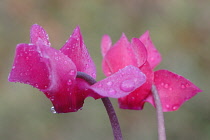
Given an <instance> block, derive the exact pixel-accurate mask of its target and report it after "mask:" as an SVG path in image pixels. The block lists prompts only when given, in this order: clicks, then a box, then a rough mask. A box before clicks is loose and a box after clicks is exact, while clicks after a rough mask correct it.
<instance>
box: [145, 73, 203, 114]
mask: <svg viewBox="0 0 210 140" xmlns="http://www.w3.org/2000/svg"><path fill="white" fill-rule="evenodd" d="M154 84H155V85H156V87H157V90H158V93H159V96H160V99H161V103H162V108H163V111H164V112H167V111H175V110H177V109H179V107H180V106H181V105H182V104H183V103H184V102H185V101H187V100H189V99H191V98H192V97H193V96H195V95H196V94H197V93H198V92H201V91H202V90H201V89H199V88H198V87H197V86H196V85H194V84H193V83H192V82H190V81H189V80H187V79H185V78H184V77H182V76H180V75H177V74H175V73H172V72H170V71H168V70H159V71H156V72H155V74H154ZM149 102H150V103H152V104H153V106H154V102H153V100H150V101H149Z"/></svg>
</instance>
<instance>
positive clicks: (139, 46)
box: [131, 38, 147, 67]
mask: <svg viewBox="0 0 210 140" xmlns="http://www.w3.org/2000/svg"><path fill="white" fill-rule="evenodd" d="M131 45H132V49H133V54H134V56H133V57H134V58H135V60H136V63H137V66H138V67H140V66H142V65H143V64H144V63H145V62H146V61H147V49H146V48H145V46H144V44H143V43H142V42H141V41H139V39H138V38H132V40H131Z"/></svg>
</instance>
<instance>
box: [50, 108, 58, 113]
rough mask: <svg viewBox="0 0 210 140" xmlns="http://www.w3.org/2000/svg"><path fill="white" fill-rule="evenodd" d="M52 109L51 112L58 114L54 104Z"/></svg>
mask: <svg viewBox="0 0 210 140" xmlns="http://www.w3.org/2000/svg"><path fill="white" fill-rule="evenodd" d="M50 110H51V112H52V113H53V114H56V113H57V112H56V111H55V108H54V106H52V107H51V109H50Z"/></svg>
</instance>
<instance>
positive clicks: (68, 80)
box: [9, 42, 84, 113]
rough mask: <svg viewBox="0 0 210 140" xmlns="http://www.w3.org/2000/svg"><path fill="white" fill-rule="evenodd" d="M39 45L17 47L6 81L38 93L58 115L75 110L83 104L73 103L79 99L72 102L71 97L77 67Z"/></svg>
mask: <svg viewBox="0 0 210 140" xmlns="http://www.w3.org/2000/svg"><path fill="white" fill-rule="evenodd" d="M38 44H39V46H36V45H28V44H19V45H18V46H17V49H16V55H15V60H14V64H13V69H12V71H11V73H10V76H9V81H11V82H21V83H25V84H30V85H32V86H34V87H36V88H38V89H40V90H41V91H43V92H44V93H45V95H46V96H47V97H48V98H49V99H50V100H51V101H52V103H53V105H54V107H55V110H56V111H57V112H58V113H66V112H73V111H76V110H78V109H79V108H77V107H78V106H76V105H75V104H83V102H84V100H83V101H81V102H80V103H79V102H76V101H78V100H79V101H80V99H78V98H73V97H74V96H75V95H72V93H71V91H72V89H73V87H74V86H73V85H74V84H75V77H76V73H77V70H76V66H75V65H74V63H73V62H72V61H71V59H69V57H67V56H66V55H64V54H63V53H61V52H60V51H58V50H55V49H53V48H51V47H48V46H44V45H42V44H41V43H39V42H38ZM73 101H74V102H73ZM75 102H76V103H75ZM80 108H81V107H80Z"/></svg>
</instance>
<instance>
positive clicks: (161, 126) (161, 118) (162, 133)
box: [152, 85, 166, 140]
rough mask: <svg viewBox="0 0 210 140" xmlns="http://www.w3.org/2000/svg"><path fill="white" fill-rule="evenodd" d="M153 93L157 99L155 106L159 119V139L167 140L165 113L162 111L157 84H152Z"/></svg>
mask: <svg viewBox="0 0 210 140" xmlns="http://www.w3.org/2000/svg"><path fill="white" fill-rule="evenodd" d="M152 94H153V97H154V100H155V106H156V114H157V121H158V139H159V140H166V132H165V125H164V115H163V111H162V105H161V101H160V97H159V94H158V92H157V89H156V87H155V85H152Z"/></svg>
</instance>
